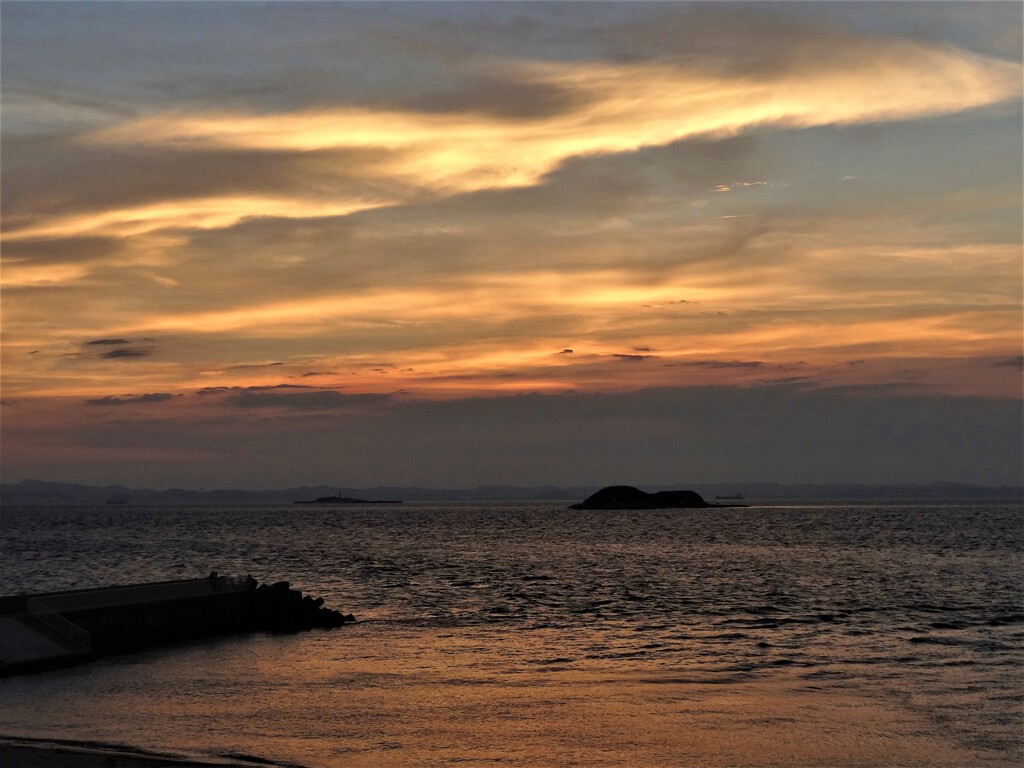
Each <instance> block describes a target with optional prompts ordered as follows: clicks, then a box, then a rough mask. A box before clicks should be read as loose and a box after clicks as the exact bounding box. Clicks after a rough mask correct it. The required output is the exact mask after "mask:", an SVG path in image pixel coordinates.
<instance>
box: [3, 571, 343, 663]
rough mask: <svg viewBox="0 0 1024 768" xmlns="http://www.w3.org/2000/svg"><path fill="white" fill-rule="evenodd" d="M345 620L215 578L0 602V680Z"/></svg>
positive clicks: (265, 589)
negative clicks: (107, 657)
mask: <svg viewBox="0 0 1024 768" xmlns="http://www.w3.org/2000/svg"><path fill="white" fill-rule="evenodd" d="M353 621H355V617H354V616H352V615H351V614H343V613H341V612H339V611H335V610H331V609H329V608H327V607H325V606H324V601H323V598H315V599H314V598H313V597H311V596H309V595H304V594H302V592H301V591H299V590H297V589H292V588H291V585H290V584H289V583H288V582H286V581H279V582H276V583H274V584H260V583H259V582H257V580H256V579H254V578H252V577H251V576H248V577H246V578H244V579H239V578H231V577H227V576H219V575H218V574H217V573H216V572H214V573H211V574H210V576H209V577H207V578H205V579H186V580H181V581H164V582H152V583H147V584H132V585H127V586H117V587H105V588H102V589H81V590H71V591H66V592H51V593H46V594H40V595H13V596H10V597H0V677H6V676H8V675H12V674H20V673H26V672H34V671H39V670H43V669H52V668H54V667H60V666H69V665H73V664H78V663H81V662H83V661H88V660H90V659H93V658H95V657H97V656H101V655H104V654H107V653H121V652H127V651H132V650H137V649H140V648H144V647H147V646H155V645H166V644H171V643H179V642H186V641H189V640H195V639H199V638H203V637H211V636H216V635H232V634H242V633H247V632H258V631H274V632H294V631H299V630H306V629H312V628H314V627H322V628H326V629H331V628H335V627H340V626H342V625H343V624H345V623H348V622H353Z"/></svg>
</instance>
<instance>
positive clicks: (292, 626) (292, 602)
mask: <svg viewBox="0 0 1024 768" xmlns="http://www.w3.org/2000/svg"><path fill="white" fill-rule="evenodd" d="M255 582H256V580H255V579H251V578H250V582H249V583H251V584H252V585H253V588H252V596H253V600H252V604H251V605H252V608H251V611H252V613H251V619H252V622H253V624H254V626H255V628H258V629H269V630H274V631H278V632H280V631H284V632H289V631H299V630H303V629H313V628H314V627H321V628H323V629H333V628H335V627H340V626H341V625H342V624H345V623H348V622H353V621H355V620H356V617H355V616H353V615H352V614H351V613H341V612H340V611H335V610H332V609H330V608H327V607H325V606H324V599H323V598H322V597H317V598H313V597H310V596H309V595H304V594H302V592H300V591H299V590H297V589H292V588H291V584H289V583H288V582H287V581H278V582H276V583H275V584H271V585H267V584H260V585H259V586H256V584H255Z"/></svg>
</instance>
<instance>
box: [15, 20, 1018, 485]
mask: <svg viewBox="0 0 1024 768" xmlns="http://www.w3.org/2000/svg"><path fill="white" fill-rule="evenodd" d="M29 5H30V4H20V3H15V4H11V6H9V7H8V8H5V13H4V32H3V34H4V41H3V42H4V86H5V92H6V94H7V95H6V96H5V104H4V111H5V115H4V120H3V126H2V127H3V139H4V152H3V155H4V157H3V160H4V204H3V256H2V272H0V286H2V290H3V303H2V319H3V335H2V350H0V351H2V372H3V397H4V401H5V404H6V408H5V413H4V419H5V420H6V421H7V422H8V424H9V425H13V426H12V427H11V429H13V430H22V431H25V430H29V428H28V426H27V425H29V424H35V425H37V426H38V428H39V429H40V430H42V431H49V432H51V433H52V435H53V440H54V441H56V442H57V443H59V442H60V440H59V438H58V437H57V433H58V432H59V429H60V428H59V424H61V423H64V424H72V425H87V424H88V423H91V421H90V420H94V419H97V418H107V417H106V416H102V417H101V416H100V415H99V414H100V412H103V413H107V411H104V409H102V408H82V407H81V405H82V404H83V403H85V402H90V401H94V402H99V403H110V402H111V400H110V399H109V398H114V399H116V400H117V402H118V403H119V404H120V403H122V402H123V403H126V404H128V405H129V407H128V408H120V409H116V410H117V412H118V414H119V418H129V417H130V418H132V419H135V418H137V419H157V420H159V419H162V418H174V419H178V420H182V419H184V420H194V421H201V420H203V419H207V418H215V417H216V415H217V414H221V413H234V414H235V416H236V417H237V418H252V419H255V418H256V417H257V414H256V410H257V409H256V408H252V409H250V410H249V411H247V412H246V413H245V414H242V413H241V412H240V411H239V410H235V411H232V407H231V405H230V403H233V402H236V401H234V400H231V398H232V397H236V395H237V393H238V392H245V391H249V392H261V391H272V390H273V389H274V388H276V391H278V392H285V391H294V392H300V391H301V392H329V393H335V394H343V395H345V396H353V395H380V396H386V397H387V398H389V399H390V400H392V401H395V402H412V401H418V400H422V401H444V400H446V399H459V398H467V397H491V396H503V397H504V396H513V395H529V394H531V393H542V394H543V393H581V394H587V393H595V394H596V393H622V392H630V391H639V390H644V389H648V388H652V389H658V388H680V387H681V388H687V387H729V388H738V389H740V390H747V389H756V388H758V387H764V386H772V385H783V386H798V387H801V388H806V389H810V390H830V389H837V388H839V389H848V388H871V387H875V388H878V390H877V391H879V392H882V391H884V392H887V393H890V394H891V393H892V392H895V391H897V390H898V391H899V392H901V393H903V394H904V395H908V396H911V395H912V396H934V397H951V398H971V397H980V398H994V399H999V400H1010V401H1016V400H1019V398H1020V396H1021V372H1020V371H1021V368H1020V359H1021V345H1022V300H1021V283H1022V268H1021V264H1022V259H1021V256H1022V251H1021V172H1020V168H1021V120H1020V93H1021V71H1022V70H1021V62H1020V55H1019V40H1017V39H1016V38H1014V39H1010V38H1009V37H1007V33H1006V24H1005V19H1004V18H1003V16H1005V15H1006V14H1009V15H1010V16H1012V15H1013V13H1015V12H1014V11H1013V9H1011V8H1010V7H1009V6H1006V7H1003V6H999V7H998V8H995V7H994V8H992V9H991V10H990V13H991V14H993V21H992V22H991V24H990V25H988V26H986V25H985V24H984V23H982V22H983V20H978V21H975V22H972V24H973V26H972V25H969V24H968V23H967V21H966V19H967V18H968V17H967V16H966V15H964V16H960V15H957V13H958V12H957V11H956V8H958V7H959V6H955V7H954V6H951V9H950V11H949V13H950V16H949V22H948V24H947V26H946V27H944V28H943V32H942V33H941V34H937V33H935V32H934V30H933V31H932V34H931V36H929V35H926V34H923V33H921V34H916V33H914V34H911V33H910V32H907V29H908V27H906V26H904V27H898V26H897V27H894V28H893V29H892V30H889V31H888V32H886V33H885V34H882V33H879V32H878V31H877V30H876V29H874V28H873V27H872V25H871V24H870V23H867V22H865V21H864V19H863V18H861V17H860V16H858V15H857V14H856V13H854V12H853V11H852V10H851V9H849V8H847V7H845V6H843V7H841V8H840V7H838V6H837V7H836V8H835V9H833V10H832V11H828V10H827V9H822V10H819V11H818V12H816V13H815V14H812V16H813V18H811V17H807V18H802V19H801V18H797V17H795V16H793V14H792V13H790V11H791V10H792V9H791V8H788V7H787V6H786V4H777V5H778V7H775V9H774V11H773V10H772V8H773V7H774V6H772V5H770V6H767V7H766V8H767V10H766V11H765V12H766V13H775V14H776V15H777V16H778V18H776V19H775V20H774V21H773V26H771V30H772V31H771V32H767V33H766V32H763V31H762V29H761V27H760V25H761V24H762V23H764V22H765V19H766V18H767V17H764V16H762V15H745V14H744V13H743V11H742V9H738V8H736V9H730V8H729V7H728V6H727V5H726V6H719V7H717V8H714V9H713V10H709V11H706V12H702V14H703V15H702V14H698V13H697V11H696V10H694V9H693V8H690V7H689V6H687V5H684V4H674V3H668V4H658V5H659V6H660V7H646V6H645V7H644V8H643V9H640V8H637V9H632V10H630V9H626V8H624V7H620V4H610V5H609V7H608V8H606V9H604V10H603V11H602V14H599V15H598V20H596V21H593V22H592V24H593V25H595V26H593V28H592V29H591V34H589V35H588V34H584V33H583V32H581V33H579V34H578V36H576V35H577V33H576V32H574V31H571V26H570V27H566V29H564V30H562V33H561V34H564V36H565V37H564V40H563V44H555V43H553V42H552V40H554V39H557V38H558V35H556V34H552V35H551V36H550V37H545V36H543V35H539V36H537V37H536V38H533V37H530V36H527V37H525V38H523V39H522V40H519V41H515V40H511V39H509V38H508V36H507V35H504V34H503V33H501V32H500V29H501V28H502V24H503V23H505V21H503V19H504V15H503V14H505V13H506V11H504V10H502V11H499V10H497V9H492V10H491V11H488V10H487V9H485V8H482V7H481V8H476V9H469V8H465V9H462V10H459V9H457V8H455V7H450V8H446V9H441V10H437V11H436V12H437V13H439V14H442V15H444V14H447V15H448V16H450V17H451V18H450V19H449V22H450V23H451V24H452V25H455V27H458V28H462V29H463V31H464V32H466V31H467V30H471V31H472V34H470V33H469V32H466V34H464V35H462V36H456V37H454V38H451V39H449V38H446V37H445V35H446V34H448V33H446V32H444V30H443V29H434V31H433V32H432V33H430V34H436V35H438V37H436V38H432V37H430V34H427V33H426V32H424V31H423V30H422V29H420V28H419V24H420V22H421V21H422V20H421V19H419V17H418V16H417V13H418V12H417V11H413V10H410V11H409V16H408V18H405V17H402V15H401V14H399V15H398V16H397V17H395V18H394V19H391V20H387V19H385V18H383V17H378V16H377V15H376V13H375V12H374V11H373V10H372V9H369V8H367V9H355V8H345V7H344V5H343V4H342V5H332V4H327V5H326V6H325V7H324V8H322V9H321V13H322V14H323V19H322V24H323V28H322V29H321V28H319V24H318V25H314V26H311V27H309V28H308V29H306V31H305V32H304V33H301V34H305V35H306V37H305V38H302V37H301V34H300V33H297V32H296V33H295V34H300V37H299V38H296V39H295V40H293V41H291V42H292V43H294V44H295V45H298V46H300V47H299V48H292V47H289V41H288V40H286V39H284V38H282V39H281V40H278V41H276V42H267V43H266V45H267V46H269V47H270V48H274V46H280V48H279V50H278V49H274V50H273V51H271V50H267V51H263V52H262V53H259V52H254V51H252V50H249V49H248V48H247V46H246V44H245V41H244V36H245V34H247V33H246V32H245V31H244V30H245V28H246V27H245V24H242V31H239V32H238V34H239V35H241V37H239V38H238V40H237V41H234V42H232V43H231V44H229V45H227V47H226V48H223V49H222V47H221V45H220V44H221V43H222V42H223V41H224V39H230V36H229V37H228V38H218V37H217V34H218V32H217V30H221V33H223V34H228V33H226V32H223V30H227V29H229V26H227V24H228V22H227V20H226V19H225V18H222V17H221V16H220V15H219V13H220V12H219V11H217V10H216V9H214V8H212V7H211V8H210V9H208V10H207V11H206V13H208V14H209V16H210V19H209V25H210V26H209V29H208V30H206V29H203V30H200V29H199V28H197V27H194V26H191V25H190V23H189V22H188V21H187V20H186V19H184V18H182V17H178V16H176V15H175V14H173V13H164V14H163V15H160V18H159V20H157V19H156V17H154V23H158V24H159V25H163V26H162V27H160V28H161V29H162V32H161V36H160V38H159V41H150V44H151V46H152V49H151V50H149V51H148V52H147V49H146V45H144V44H143V43H142V38H140V39H138V40H135V39H134V38H133V35H143V37H144V36H145V35H146V34H148V33H143V32H141V31H139V30H140V29H141V28H142V27H141V26H139V25H135V26H131V24H133V23H134V22H131V21H130V20H124V21H123V22H121V23H124V24H126V25H129V26H126V27H125V28H124V29H122V30H121V36H120V37H119V36H118V35H117V34H116V33H117V30H116V29H114V30H107V31H103V32H98V31H97V30H98V29H99V26H97V25H101V23H103V22H102V20H101V19H100V17H99V16H96V15H95V14H94V13H93V12H92V11H90V10H89V9H88V8H87V7H84V6H83V7H79V8H78V9H77V10H76V12H75V13H71V14H67V15H65V16H63V17H58V16H57V15H55V14H53V13H52V12H49V11H47V10H45V9H32V8H30V7H29ZM542 5H543V4H542ZM996 5H998V4H996ZM419 12H422V13H424V14H427V15H428V16H429V12H428V11H427V9H420V11H419ZM906 12H907V13H908V14H911V17H912V16H913V12H912V9H907V11H906ZM132 13H133V14H137V15H138V19H137V20H136V21H137V22H138V24H142V22H143V21H144V20H145V17H146V13H147V11H146V10H145V9H144V8H138V9H133V11H132ZM153 13H156V11H153ZM522 13H524V14H526V15H527V16H530V15H531V14H533V15H536V16H537V18H538V19H542V22H539V23H540V24H541V26H540V27H539V28H541V29H543V28H545V27H544V24H548V25H555V27H552V28H557V24H558V23H559V22H556V21H555V20H554V19H553V18H552V17H549V16H548V13H549V11H548V10H545V9H544V8H542V7H537V8H532V9H531V8H524V9H523V11H522ZM830 13H831V14H832V15H831V16H830V15H829V14H830ZM246 14H248V15H246ZM246 14H243V15H244V16H246V19H247V21H246V23H251V24H252V25H253V27H252V29H253V30H255V29H258V28H259V25H260V24H261V23H263V22H262V21H261V20H260V14H259V12H258V10H257V9H256V7H255V6H253V7H251V8H250V9H247V11H246ZM489 14H492V15H489ZM1018 15H1019V14H1018ZM448 16H446V18H447V17H448ZM499 17H500V18H499ZM911 17H908V18H911ZM133 18H134V17H133ZM862 22H863V23H862ZM588 23H591V22H588ZM459 25H461V27H459ZM666 25H667V28H672V29H675V28H676V27H673V26H672V25H678V30H679V32H678V35H677V40H676V42H667V38H666V36H665V35H663V34H659V33H658V28H659V26H666ZM142 26H144V24H143V25H142ZM360 30H361V32H360ZM385 32H387V34H385ZM997 32H998V34H997ZM231 34H234V33H231ZM332 34H336V35H337V36H339V38H338V39H344V40H347V41H348V42H347V43H346V45H345V46H340V45H333V44H332V43H331V40H332V38H331V35H332ZM360 34H362V35H363V37H359V35H360ZM97 35H99V36H100V38H102V39H98V38H97ZM389 35H390V37H389ZM765 35H769V37H767V38H766V37H765ZM404 36H409V39H413V38H415V39H417V40H419V41H420V43H421V45H420V46H419V47H417V48H412V47H408V46H404V45H403V44H400V43H401V41H402V40H403V39H405V37H404ZM1018 37H1019V35H1018ZM711 38H713V42H714V44H712V43H711V42H708V40H709V39H711ZM59 40H65V41H66V40H70V41H71V42H69V43H67V44H66V45H65V46H64V47H63V48H61V49H60V50H58V49H57V48H56V47H54V46H58V43H57V42H56V41H59ZM569 40H572V41H574V42H573V43H572V45H569V43H568V42H567V41H569ZM133 41H134V42H133ZM372 41H376V43H374V42H372ZM61 45H63V44H61ZM104 45H106V46H107V47H108V48H110V50H112V51H114V53H111V55H110V57H106V54H105V53H102V51H103V50H106V49H104V48H103V46H104ZM122 45H123V50H121V52H120V53H118V52H117V51H118V50H120V49H119V48H118V46H122ZM179 45H180V46H182V47H183V48H184V47H188V49H189V50H193V51H194V50H206V51H208V52H209V55H208V56H207V57H206V59H205V62H206V63H205V65H204V66H205V67H206V69H203V70H197V69H196V67H197V66H198V65H195V64H186V63H182V62H177V63H169V62H172V61H176V59H175V58H174V55H175V52H176V51H177V50H178V47H177V46H179ZM48 46H49V48H48ZM189 46H190V47H189ZM375 46H376V47H375ZM716 46H717V47H716ZM50 48H52V49H53V50H52V52H53V55H49V53H48V52H49V51H50ZM342 49H343V50H342ZM446 51H447V53H445V52H446ZM275 56H278V57H279V59H278V58H275ZM168 57H169V58H168ZM290 57H291V58H290ZM126 61H127V62H128V63H129V65H130V66H129V68H130V69H132V70H133V72H134V75H133V77H132V78H129V77H125V76H124V73H123V70H121V69H119V67H120V66H121V65H122V64H123V63H125V62H126ZM83 62H90V65H89V66H84V65H83ZM232 393H235V394H232ZM156 395H159V397H155V396H156ZM104 398H108V399H107V400H104ZM267 402H269V400H268V401H267ZM307 402H308V403H309V404H310V408H311V409H312V410H314V411H315V410H316V408H317V407H319V406H317V405H316V403H319V402H322V403H323V408H324V409H325V412H329V411H331V408H332V405H331V402H332V401H331V400H330V399H329V398H323V399H322V400H321V401H316V400H313V399H310V400H308V401H307ZM374 402H376V401H367V403H368V404H367V405H366V406H365V407H366V408H368V409H370V410H372V409H373V408H375V407H378V406H377V405H373V403H374ZM236 404H237V403H236ZM273 411H274V409H273V407H270V408H269V410H259V413H260V414H264V413H270V412H273ZM282 413H283V411H282ZM158 414H160V415H158ZM83 428H84V427H83ZM29 431H30V430H29ZM12 434H13V433H12ZM19 434H20V432H19ZM62 450H64V449H62ZM67 450H68V451H69V452H70V453H74V450H72V449H67ZM168 450H170V449H168ZM175 450H177V449H175ZM44 453H45V451H41V450H40V449H39V447H38V445H36V446H34V447H32V448H31V450H30V449H29V447H27V446H26V448H25V455H26V456H28V455H29V454H31V455H33V456H37V457H38V456H39V455H42V454H44ZM158 453H160V451H159V450H157V449H156V448H154V455H156V454H158ZM172 453H174V451H172ZM175 455H177V454H175ZM33 461H35V459H33ZM26 462H27V463H26V465H25V466H28V465H29V464H31V462H28V460H27V459H26ZM25 471H29V470H27V469H26V470H25Z"/></svg>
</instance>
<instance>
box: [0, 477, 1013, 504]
mask: <svg viewBox="0 0 1024 768" xmlns="http://www.w3.org/2000/svg"><path fill="white" fill-rule="evenodd" d="M602 487H603V486H601V485H581V486H568V485H565V486H555V485H480V486H476V487H473V488H422V487H418V486H374V487H370V488H346V487H339V486H337V485H332V486H325V485H321V486H301V487H295V488H283V489H280V490H271V491H249V490H212V491H205V490H203V491H193V490H187V489H181V488H172V489H168V490H153V489H148V488H129V487H126V486H121V485H106V486H98V485H81V484H74V483H57V482H49V481H42V480H23V481H22V482H20V483H3V484H0V500H2V502H3V504H5V505H17V506H58V505H65V506H86V505H100V504H107V503H108V502H109V501H110V500H111V499H117V500H118V501H117V502H116V503H115V504H112V505H111V506H113V507H117V508H124V507H125V506H159V505H166V506H187V505H204V506H210V505H217V504H225V505H234V504H291V503H293V502H295V501H296V500H297V499H321V498H324V497H332V496H337V497H348V498H352V499H356V500H360V501H362V500H370V499H402V501H403V502H404V503H407V504H408V503H410V502H476V501H507V502H522V503H529V502H547V501H551V502H561V501H564V502H569V503H575V502H577V501H579V500H580V499H585V498H587V497H588V496H590V495H591V494H593V493H594V492H596V491H598V490H599V489H600V488H602ZM638 487H640V488H641V489H642V490H644V491H648V492H657V491H662V490H672V489H675V488H692V489H693V490H694V491H696V492H697V493H699V494H701V495H702V496H703V497H704V498H714V497H730V496H732V497H735V496H737V495H742V496H743V497H744V499H743V501H744V503H746V504H753V505H756V504H758V503H767V504H772V503H777V502H786V503H795V502H800V503H808V502H810V503H814V502H844V501H849V502H874V501H878V502H883V503H892V502H926V503H934V502H957V501H961V502H983V501H984V502H1003V503H1020V502H1021V501H1024V486H1022V485H1001V486H987V485H974V484H970V483H946V482H937V483H923V484H911V483H903V484H890V485H872V484H854V483H825V484H782V483H769V482H765V483H695V482H692V481H691V482H679V483H672V484H668V485H648V484H640V485H639V486H638ZM723 500H724V499H723ZM306 503H310V502H306ZM313 503H315V502H313ZM320 503H332V502H320ZM364 503H368V502H364ZM380 503H384V502H380ZM389 503H390V502H389Z"/></svg>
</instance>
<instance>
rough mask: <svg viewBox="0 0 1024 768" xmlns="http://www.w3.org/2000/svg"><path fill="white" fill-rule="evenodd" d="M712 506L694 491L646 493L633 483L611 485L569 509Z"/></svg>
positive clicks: (690, 507) (696, 507) (694, 507)
mask: <svg viewBox="0 0 1024 768" xmlns="http://www.w3.org/2000/svg"><path fill="white" fill-rule="evenodd" d="M710 506H712V505H711V504H708V503H707V502H706V501H704V499H703V497H701V495H700V494H699V493H696V492H694V491H658V492H657V493H645V492H644V491H641V490H640V489H639V488H634V487H633V486H631V485H611V486H608V487H607V488H602V489H601V490H600V491H598V492H597V493H595V494H592V495H591V496H589V497H587V499H586V500H585V501H582V502H580V503H579V504H573V505H572V506H571V507H569V509H700V508H703V507H710Z"/></svg>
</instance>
